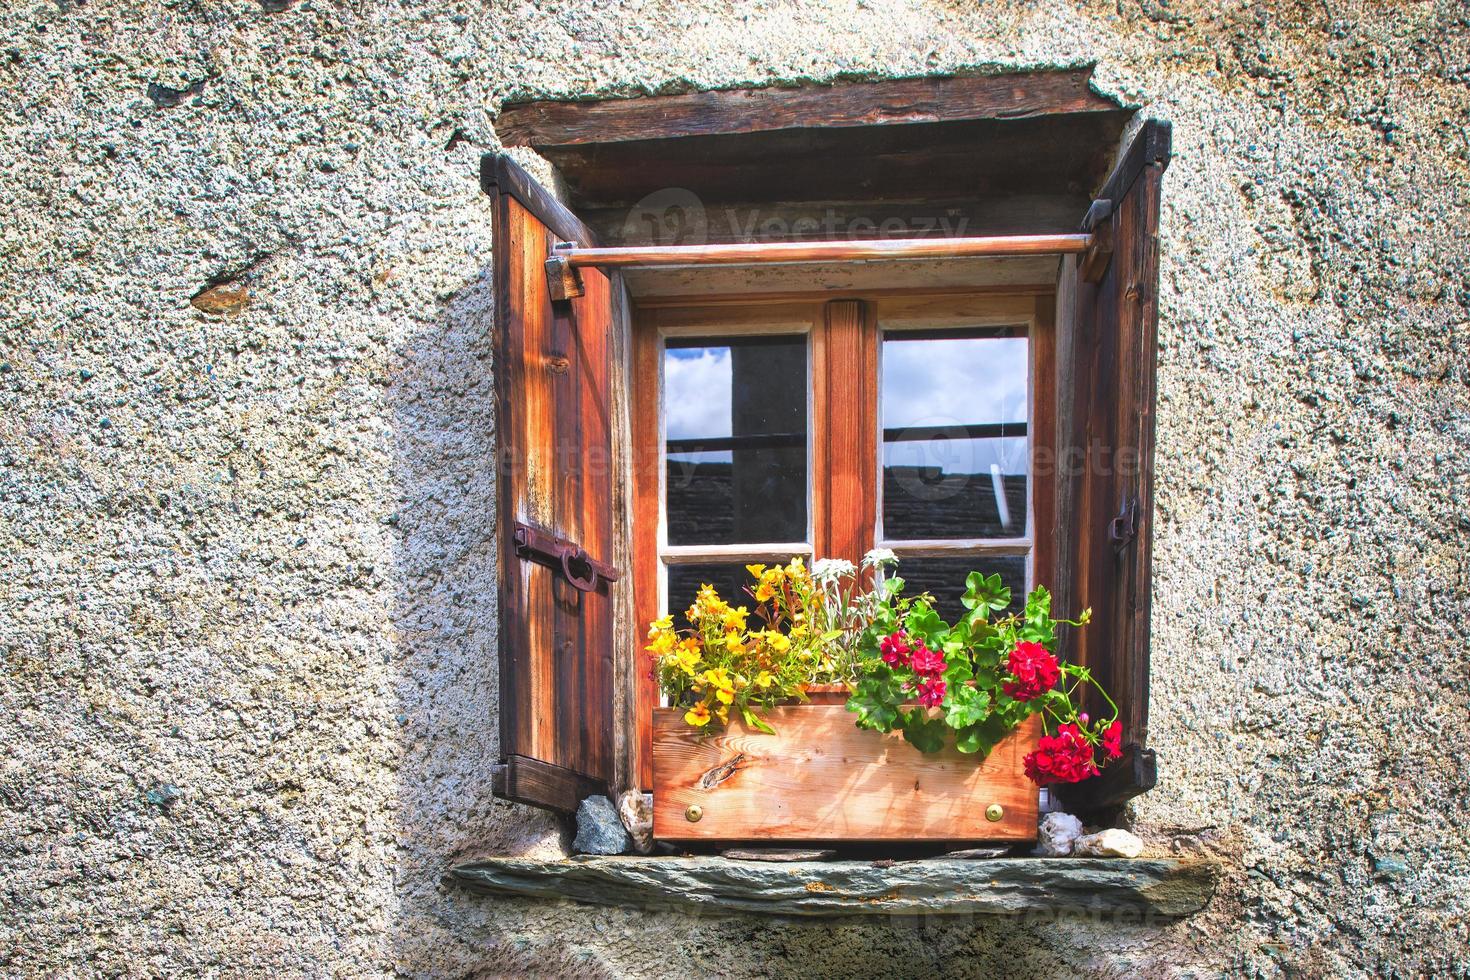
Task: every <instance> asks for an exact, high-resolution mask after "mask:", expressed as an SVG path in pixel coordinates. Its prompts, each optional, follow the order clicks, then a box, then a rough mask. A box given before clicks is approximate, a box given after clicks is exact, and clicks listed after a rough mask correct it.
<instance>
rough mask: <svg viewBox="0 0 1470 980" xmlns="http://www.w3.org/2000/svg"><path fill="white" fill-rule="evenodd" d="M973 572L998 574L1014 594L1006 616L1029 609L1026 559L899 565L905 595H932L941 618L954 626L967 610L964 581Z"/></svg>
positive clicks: (1006, 557)
mask: <svg viewBox="0 0 1470 980" xmlns="http://www.w3.org/2000/svg"><path fill="white" fill-rule="evenodd" d="M971 572H980V573H982V574H984V575H994V574H997V573H998V574H999V575H1000V578H1001V581H1002V582H1004V583H1005V584H1006V585H1007V586H1008V587H1009V588H1010V590H1011V605H1010V607H1009V608H1008V609H1006V610H1004V612H1020V611H1021V610H1022V609H1023V608H1025V606H1026V558H1025V557H1024V556H1023V555H994V556H983V557H982V556H980V555H971V556H968V557H961V558H905V559H903V560H902V561H900V562H899V563H898V575H899V577H900V578H902V579H903V582H904V589H903V593H904V595H908V596H916V595H918V594H919V593H921V592H931V593H933V595H934V599H935V608H936V609H938V611H939V615H940V618H942V619H943V620H944V621H945V622H947V623H954V622H955V621H956V620H958V619H959V618H960V617H961V616H963V615H964V614H965V613H966V612H968V610H967V609H965V606H964V603H962V602H960V597H961V596H963V595H964V594H965V577H966V576H968V575H969V574H970V573H971Z"/></svg>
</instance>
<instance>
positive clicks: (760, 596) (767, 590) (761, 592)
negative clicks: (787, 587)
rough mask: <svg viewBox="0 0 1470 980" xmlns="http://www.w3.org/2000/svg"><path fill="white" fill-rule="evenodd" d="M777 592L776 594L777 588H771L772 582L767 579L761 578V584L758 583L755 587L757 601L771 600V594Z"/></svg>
mask: <svg viewBox="0 0 1470 980" xmlns="http://www.w3.org/2000/svg"><path fill="white" fill-rule="evenodd" d="M775 594H776V590H775V589H773V588H771V584H770V583H769V582H767V581H766V580H765V579H762V580H761V584H760V585H757V586H756V587H755V601H756V602H769V601H770V598H771V596H773V595H775Z"/></svg>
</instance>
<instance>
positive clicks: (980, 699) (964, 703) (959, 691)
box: [944, 686, 990, 730]
mask: <svg viewBox="0 0 1470 980" xmlns="http://www.w3.org/2000/svg"><path fill="white" fill-rule="evenodd" d="M989 714H990V694H989V693H987V692H985V691H982V690H979V689H978V688H973V687H966V686H960V687H955V688H951V689H950V693H949V696H948V697H947V698H945V710H944V720H945V721H946V722H948V723H949V727H950V728H953V729H956V730H959V729H961V728H965V727H967V726H970V725H974V724H976V723H978V722H981V721H984V720H985V718H986V716H987V715H989Z"/></svg>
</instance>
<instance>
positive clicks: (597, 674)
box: [491, 182, 615, 809]
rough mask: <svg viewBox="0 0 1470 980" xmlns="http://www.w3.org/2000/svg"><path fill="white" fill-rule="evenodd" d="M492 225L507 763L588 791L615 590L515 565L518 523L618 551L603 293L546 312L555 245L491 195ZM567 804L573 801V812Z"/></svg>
mask: <svg viewBox="0 0 1470 980" xmlns="http://www.w3.org/2000/svg"><path fill="white" fill-rule="evenodd" d="M491 190H492V197H493V201H494V208H495V210H494V215H495V282H496V286H497V290H496V320H497V323H496V331H495V370H496V397H497V433H496V435H497V447H496V454H497V473H498V480H499V485H498V508H499V513H498V514H497V523H498V534H499V545H500V547H499V555H500V568H499V611H500V628H499V646H500V722H501V752H502V755H503V757H505V758H507V759H510V758H512V757H520V758H523V759H527V760H534V761H536V762H540V763H544V764H546V765H547V766H550V767H554V769H556V770H565V771H567V772H570V773H574V774H576V776H578V777H580V778H582V779H584V780H585V781H586V784H587V785H598V786H606V785H607V784H608V783H609V781H610V780H611V779H612V777H613V763H614V753H613V717H612V708H613V695H614V683H615V678H614V668H613V644H612V628H613V610H612V600H611V597H610V595H609V588H610V587H609V586H607V585H606V584H604V585H603V586H602V587H601V588H599V589H598V590H597V591H594V592H588V593H582V592H578V591H577V590H576V589H574V588H573V587H572V586H571V585H570V584H569V583H567V582H566V581H565V580H564V579H563V578H562V577H561V575H560V573H559V572H556V571H553V570H552V569H550V568H547V567H546V566H544V565H541V564H536V563H533V562H529V561H523V560H522V559H520V558H519V557H518V556H517V555H516V549H515V547H514V531H515V525H516V523H517V522H521V523H524V524H528V525H531V526H533V527H536V528H539V529H541V530H544V531H547V532H550V533H552V534H554V535H557V536H559V537H562V538H566V539H569V540H571V541H574V542H576V543H578V544H580V545H581V546H582V547H583V548H585V549H586V550H587V551H588V552H589V553H590V554H591V555H592V556H593V557H594V558H597V559H598V560H601V561H608V560H610V558H611V557H612V554H613V550H614V549H613V519H612V516H613V515H612V508H613V503H612V501H613V492H612V489H613V488H612V466H611V463H612V461H611V412H610V409H611V406H610V400H609V399H610V371H611V362H612V352H611V348H610V331H611V319H612V305H611V290H610V284H609V281H608V278H607V276H606V275H605V274H604V273H602V272H601V271H597V270H592V271H589V272H587V273H584V274H583V284H584V289H585V295H583V296H581V297H579V298H577V299H575V300H572V301H569V302H563V303H553V302H552V301H551V298H550V295H549V293H548V291H547V282H546V271H545V263H546V259H547V257H548V256H549V254H550V252H551V248H552V245H553V244H554V242H555V241H556V235H555V234H554V233H553V231H552V230H551V229H550V228H548V227H547V225H546V224H545V223H544V222H543V221H542V220H541V219H540V218H539V217H538V216H537V214H536V213H535V211H534V210H533V209H532V208H531V207H528V206H527V204H526V203H525V202H524V201H523V200H522V199H521V197H519V196H517V194H516V193H510V192H508V191H507V190H506V185H505V184H504V183H500V182H497V183H495V184H493V185H491ZM506 785H507V787H508V789H509V791H511V792H513V793H514V792H520V793H522V794H523V795H519V796H515V797H514V798H516V799H521V800H523V801H524V802H528V803H533V804H536V805H540V806H546V807H551V808H554V809H564V808H566V805H567V802H568V800H567V797H566V794H565V793H563V792H560V791H557V792H551V791H550V790H548V791H547V792H545V793H539V791H538V787H540V788H543V789H544V788H546V787H545V786H543V784H542V782H538V781H535V780H529V779H527V780H519V781H516V780H511V781H508V782H507V784H506ZM572 805H573V806H575V803H572Z"/></svg>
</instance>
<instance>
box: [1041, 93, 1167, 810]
mask: <svg viewBox="0 0 1470 980" xmlns="http://www.w3.org/2000/svg"><path fill="white" fill-rule="evenodd" d="M1168 143H1169V140H1168V133H1167V124H1160V123H1155V122H1149V123H1146V124H1145V125H1144V127H1143V129H1142V130H1141V131H1140V132H1139V133H1138V134H1137V136H1135V140H1134V143H1133V145H1132V146H1131V147H1130V148H1129V150H1128V151H1127V152H1125V154H1124V156H1123V161H1122V163H1120V165H1119V170H1118V172H1117V174H1115V175H1114V177H1112V178H1110V180H1109V181H1108V192H1109V199H1110V200H1112V201H1113V202H1114V205H1113V210H1112V213H1111V216H1110V218H1109V220H1111V221H1112V223H1113V242H1114V251H1113V255H1112V259H1111V261H1110V262H1109V264H1108V265H1107V267H1106V269H1105V270H1104V271H1103V272H1102V275H1101V277H1100V278H1099V280H1098V281H1097V282H1096V283H1089V282H1086V281H1085V280H1084V279H1083V278H1082V277H1081V276H1080V275H1079V274H1078V270H1077V265H1076V263H1075V261H1074V260H1072V259H1066V260H1064V262H1063V275H1062V282H1061V285H1060V287H1059V288H1060V290H1061V298H1060V301H1059V307H1058V308H1059V316H1060V317H1061V320H1060V321H1059V323H1058V334H1057V336H1058V350H1057V384H1058V390H1059V392H1060V393H1061V399H1060V402H1059V412H1058V419H1057V440H1058V452H1059V460H1060V465H1061V467H1062V473H1061V475H1060V477H1059V479H1058V481H1057V488H1056V500H1057V536H1056V541H1057V549H1058V563H1059V565H1058V567H1059V572H1060V578H1059V582H1058V586H1059V587H1058V590H1057V599H1058V603H1057V604H1058V608H1060V609H1062V610H1065V611H1067V612H1069V613H1075V611H1077V610H1079V609H1081V608H1083V607H1088V606H1090V607H1091V608H1092V610H1093V622H1092V624H1091V625H1089V626H1088V627H1087V628H1086V629H1083V630H1078V631H1068V635H1067V636H1068V638H1067V640H1066V641H1065V645H1064V647H1063V650H1064V652H1065V653H1066V654H1067V655H1068V656H1069V657H1070V658H1071V659H1073V660H1074V661H1075V662H1078V663H1082V664H1085V665H1087V666H1089V667H1091V668H1092V670H1093V672H1094V674H1095V676H1096V677H1097V678H1098V680H1099V681H1100V682H1101V683H1102V684H1103V685H1104V686H1105V687H1106V688H1107V690H1108V691H1109V693H1111V694H1112V695H1113V698H1114V700H1116V701H1117V703H1118V707H1119V709H1120V712H1121V716H1122V721H1123V737H1124V740H1125V742H1127V743H1130V744H1133V745H1135V746H1139V747H1142V746H1146V745H1147V739H1148V699H1149V618H1150V600H1151V595H1152V581H1151V568H1152V538H1153V535H1152V524H1153V468H1154V467H1153V457H1154V411H1155V372H1156V363H1157V359H1158V275H1159V268H1158V252H1159V246H1158V222H1159V202H1160V193H1161V180H1162V176H1163V172H1164V168H1165V167H1166V166H1167V147H1168ZM1161 152H1162V153H1163V154H1165V156H1164V157H1163V158H1162V159H1159V158H1157V157H1156V154H1158V153H1161ZM1130 500H1136V501H1137V503H1138V515H1139V521H1138V532H1137V534H1136V536H1135V537H1134V538H1133V539H1132V540H1131V541H1128V542H1126V543H1122V544H1115V543H1114V542H1113V541H1112V540H1110V538H1109V533H1108V528H1109V523H1110V522H1111V521H1112V519H1113V518H1114V517H1116V516H1117V515H1118V514H1119V513H1120V511H1121V510H1122V508H1123V507H1124V505H1125V503H1127V502H1128V501H1130ZM1089 707H1090V708H1091V709H1092V710H1094V711H1098V710H1101V707H1102V706H1101V705H1100V704H1097V703H1093V704H1091V705H1090V706H1089ZM1094 785H1095V786H1096V787H1103V786H1104V785H1107V784H1105V783H1104V782H1103V781H1097V782H1096V783H1095V784H1094ZM1144 788H1146V787H1138V788H1137V789H1138V791H1142V790H1143V789H1144ZM1090 792H1091V790H1089V788H1088V787H1087V786H1086V785H1085V784H1084V785H1081V786H1078V787H1076V788H1074V789H1073V790H1072V791H1070V794H1069V798H1070V799H1072V800H1073V801H1074V802H1075V804H1076V805H1077V806H1079V807H1080V808H1083V809H1087V808H1089V805H1088V802H1087V801H1088V797H1089V793H1090ZM1117 796H1118V793H1117V791H1116V787H1114V788H1113V790H1111V791H1110V793H1109V797H1110V800H1108V801H1105V800H1102V799H1101V798H1098V799H1096V800H1094V801H1093V805H1095V806H1096V807H1103V806H1108V805H1113V802H1112V801H1113V800H1114V798H1116V797H1117Z"/></svg>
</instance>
